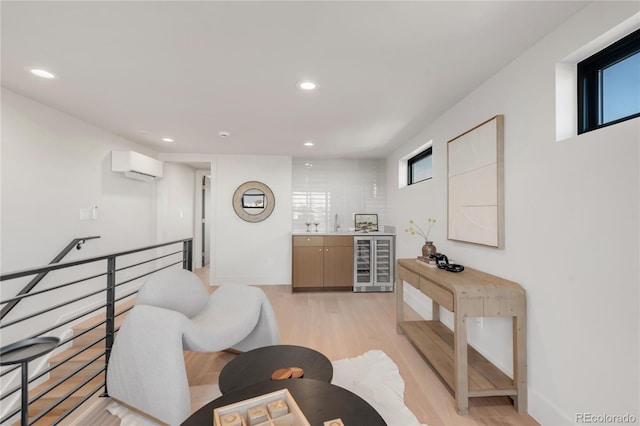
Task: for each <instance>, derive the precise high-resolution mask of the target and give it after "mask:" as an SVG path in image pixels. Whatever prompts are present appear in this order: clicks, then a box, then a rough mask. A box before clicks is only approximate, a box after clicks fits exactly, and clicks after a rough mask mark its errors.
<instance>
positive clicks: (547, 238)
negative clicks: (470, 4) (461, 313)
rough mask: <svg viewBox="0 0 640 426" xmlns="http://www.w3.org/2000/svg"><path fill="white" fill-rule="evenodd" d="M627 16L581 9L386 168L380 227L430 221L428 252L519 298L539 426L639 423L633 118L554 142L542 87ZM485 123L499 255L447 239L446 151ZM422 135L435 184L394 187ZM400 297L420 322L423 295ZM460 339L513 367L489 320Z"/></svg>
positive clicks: (638, 125)
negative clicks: (608, 418)
mask: <svg viewBox="0 0 640 426" xmlns="http://www.w3.org/2000/svg"><path fill="white" fill-rule="evenodd" d="M638 9H639V6H638V3H637V2H624V3H614V2H598V3H593V4H591V5H589V6H587V7H586V8H585V9H583V10H582V11H580V12H579V13H578V14H577V15H575V16H574V17H572V18H571V19H569V20H568V21H567V22H565V23H564V24H563V25H562V26H561V27H559V28H558V29H557V30H556V31H554V32H552V33H551V34H549V35H548V36H547V37H546V38H545V39H543V40H541V41H540V42H539V43H538V44H536V45H535V46H534V47H533V48H531V49H530V50H529V51H527V52H526V53H525V54H523V55H522V56H521V57H520V58H518V59H517V60H515V61H514V62H513V63H511V64H510V65H508V66H507V67H506V68H505V69H503V70H502V71H501V72H499V73H498V74H497V75H495V76H494V77H493V78H491V79H490V80H489V81H487V82H486V83H484V84H483V85H482V86H481V87H479V88H478V89H477V90H475V91H474V92H473V93H471V94H469V95H468V96H467V97H466V98H465V99H463V100H462V101H460V102H459V103H458V104H457V105H456V106H454V107H453V108H451V109H450V110H449V111H447V112H446V113H445V114H443V115H442V116H441V117H439V118H438V119H437V120H435V121H434V122H432V123H431V124H430V125H429V126H428V127H427V128H425V129H424V131H422V132H421V133H420V134H419V135H417V136H416V137H414V138H413V139H411V140H409V141H407V142H406V143H405V144H404V145H403V146H402V147H401V148H399V149H398V150H396V151H395V152H394V153H393V155H391V156H390V157H389V159H388V162H387V167H388V170H387V176H388V185H387V187H388V204H387V217H388V218H389V222H390V223H391V224H393V225H396V226H397V227H398V229H404V228H406V226H407V224H408V221H409V219H410V218H413V219H415V220H416V221H418V223H422V224H425V223H426V218H427V217H435V218H437V219H438V222H437V223H436V226H435V227H434V228H433V230H432V233H431V235H432V237H433V240H434V241H435V244H436V245H437V247H438V250H439V251H440V252H444V253H446V254H448V255H450V257H452V258H454V259H455V260H456V262H457V263H462V264H464V265H467V266H471V267H474V268H477V269H481V270H484V271H486V272H489V273H493V274H496V275H499V276H502V277H505V278H508V279H511V280H514V281H517V282H519V283H520V284H521V285H522V286H523V287H524V288H525V290H526V291H527V303H528V306H527V307H528V313H529V318H528V357H529V358H528V372H529V412H530V413H531V414H532V415H533V416H534V417H535V418H536V419H537V420H538V421H539V422H540V423H542V424H544V425H566V424H573V423H575V422H576V413H583V412H587V413H593V414H609V415H616V414H620V415H623V414H625V413H629V414H632V415H635V416H636V418H639V417H640V413H639V401H640V395H639V390H638V377H639V368H638V366H639V349H638V342H639V334H640V330H639V327H640V326H639V323H640V321H639V316H638V313H639V310H640V309H639V292H638V284H639V281H640V279H639V258H640V251H639V247H638V245H639V233H640V229H639V220H640V211H639V199H640V198H639V194H640V185H639V173H638V170H639V168H640V167H639V166H640V164H639V163H640V159H639V156H640V151H639V144H640V119H638V118H636V119H634V120H630V121H627V122H625V123H622V124H619V125H614V126H610V127H607V128H603V129H601V130H598V131H594V132H591V133H587V134H584V135H581V136H577V137H573V138H570V139H567V140H564V141H562V142H556V123H555V81H554V79H555V66H556V64H557V63H559V62H560V61H562V60H563V59H564V58H566V57H567V56H569V55H570V54H572V53H573V52H574V51H576V50H578V49H579V48H580V47H582V46H584V45H586V44H587V43H589V42H590V41H591V40H593V39H595V38H597V37H598V36H599V35H601V34H603V33H605V32H606V31H608V30H609V29H611V28H613V27H615V26H616V25H617V24H619V23H620V22H622V21H624V20H625V19H627V18H629V17H631V16H632V15H633V14H634V13H637V12H638ZM496 114H504V116H505V200H506V207H505V216H506V227H505V235H506V244H505V249H504V250H497V249H491V248H486V247H481V246H475V245H471V244H465V243H460V242H453V241H448V240H447V238H446V212H447V210H446V209H447V208H446V200H447V193H446V191H447V189H446V188H447V187H446V185H447V183H446V143H447V141H448V140H450V139H452V138H454V137H455V136H457V135H459V134H461V133H462V132H464V131H466V130H468V129H470V128H472V127H473V126H475V125H477V124H479V123H481V122H483V121H484V120H486V119H488V118H490V117H492V116H494V115H496ZM431 139H433V141H434V145H433V147H434V148H433V155H434V161H433V169H434V177H433V179H431V180H429V181H426V182H422V183H419V184H417V185H415V186H412V187H408V188H403V189H398V181H397V179H398V178H397V176H398V160H399V159H400V158H401V157H402V156H403V155H405V154H406V153H408V152H410V151H412V150H413V149H415V148H416V147H417V146H419V145H421V144H423V143H424V142H426V141H428V140H431ZM421 244H422V241H421V240H420V239H419V238H416V237H415V236H414V237H411V236H410V235H407V234H404V233H400V234H399V235H398V238H397V250H398V257H415V256H417V255H419V252H420V246H421ZM407 287H409V286H405V288H407ZM407 290H408V291H409V294H408V297H409V299H411V300H412V301H413V302H414V304H415V305H416V306H417V307H418V308H420V309H421V310H422V311H423V314H424V315H425V316H428V315H429V314H430V312H428V310H429V305H428V304H426V303H425V302H426V301H427V300H426V298H425V297H424V296H422V295H421V294H420V293H419V292H418V293H416V292H411V291H410V290H411V289H407ZM444 319H445V321H447V322H449V324H450V323H451V315H445V316H444ZM469 333H470V340H471V341H472V342H473V344H474V346H476V347H477V348H478V349H480V351H481V352H483V353H485V354H486V355H487V356H488V357H489V358H490V359H491V360H493V361H494V362H495V363H497V364H498V365H499V366H501V367H502V368H503V369H505V370H506V371H509V372H511V371H512V365H511V352H510V347H511V334H510V323H509V321H506V320H502V319H495V318H494V319H488V320H485V322H484V328H483V329H480V328H479V327H477V326H476V325H475V324H473V322H471V324H470V325H469Z"/></svg>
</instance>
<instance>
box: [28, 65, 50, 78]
mask: <svg viewBox="0 0 640 426" xmlns="http://www.w3.org/2000/svg"><path fill="white" fill-rule="evenodd" d="M29 72H30V73H31V74H33V75H37V76H38V77H42V78H48V79H50V80H51V79H54V78H56V76H55V75H53V74H52V73H50V72H49V71H47V70H43V69H41V68H31V69H29Z"/></svg>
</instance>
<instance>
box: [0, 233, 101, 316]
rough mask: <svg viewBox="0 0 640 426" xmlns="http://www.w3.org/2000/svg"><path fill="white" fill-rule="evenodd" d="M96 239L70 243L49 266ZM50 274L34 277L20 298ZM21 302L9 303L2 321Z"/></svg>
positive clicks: (90, 238)
mask: <svg viewBox="0 0 640 426" xmlns="http://www.w3.org/2000/svg"><path fill="white" fill-rule="evenodd" d="M96 238H100V236H99V235H98V236H95V237H82V238H74V239H73V240H71V242H70V243H69V244H67V246H66V247H65V248H63V249H62V250H61V251H60V253H58V254H57V255H56V257H54V258H53V260H52V261H51V262H49V265H52V264H54V263H59V262H60V261H61V260H62V259H64V257H65V256H66V255H67V254H69V252H70V251H71V250H73V249H74V248H75V249H76V250H80V249H81V248H82V246H83V245H84V243H85V242H86V241H88V240H95V239H96ZM48 272H49V271H47V272H41V273H39V274H38V275H36V276H35V277H33V279H32V280H31V281H29V282H28V283H27V285H26V286H24V288H23V289H22V290H20V291H19V292H18V296H21V295H23V294H27V293H29V292H30V291H31V290H33V289H34V287H35V286H37V285H38V283H39V282H40V281H42V279H43V278H44V277H46V276H47V273H48ZM21 300H22V299H16V300H13V301H12V302H9V303H7V305H6V306H4V307H3V308H2V310H1V311H0V320H1V319H2V318H4V317H5V316H7V314H8V313H9V312H10V311H11V310H12V309H13V308H15V307H16V305H17V304H18V303H20V301H21Z"/></svg>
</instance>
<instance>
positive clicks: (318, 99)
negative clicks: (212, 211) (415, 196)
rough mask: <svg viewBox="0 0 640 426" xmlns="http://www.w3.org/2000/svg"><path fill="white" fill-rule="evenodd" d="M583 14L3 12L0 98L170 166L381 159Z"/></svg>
mask: <svg viewBox="0 0 640 426" xmlns="http://www.w3.org/2000/svg"><path fill="white" fill-rule="evenodd" d="M586 3H587V2H582V1H566V2H565V1H550V2H543V1H531V2H527V1H495V2H485V1H471V2H458V1H446V2H445V1H443V2H435V1H428V2H399V1H390V2H358V1H356V2H337V1H336V2H331V1H325V2H303V1H301V2H291V1H288V2H271V1H258V2H241V1H234V2H214V1H199V2H198V1H196V2H186V1H142V2H91V1H87V2H57V1H45V2H11V1H2V3H1V8H2V11H1V12H2V17H1V18H2V52H1V54H2V85H3V86H4V87H6V88H8V89H10V90H13V91H15V92H17V93H20V94H22V95H25V96H27V97H29V98H32V99H35V100H37V101H39V102H42V103H44V104H47V105H50V106H52V107H54V108H57V109H60V110H62V111H65V112H67V113H69V114H71V115H74V116H76V117H79V118H81V119H83V120H85V121H88V122H90V123H93V124H95V125H97V126H99V127H102V128H104V129H106V130H108V131H110V132H112V133H115V134H117V135H120V136H122V137H124V138H127V139H129V140H132V141H135V142H139V143H144V144H148V145H150V146H152V147H153V149H155V150H157V151H159V152H183V153H224V154H273V155H293V156H316V157H383V156H385V155H386V154H388V153H389V152H390V151H391V150H392V149H393V148H394V146H395V145H396V144H397V143H398V142H399V141H401V140H402V139H403V138H406V137H408V136H411V135H413V134H415V133H416V132H417V131H418V130H420V129H421V128H422V127H424V126H425V125H426V124H427V123H429V122H430V121H431V120H433V119H434V118H435V117H437V116H438V115H439V114H441V113H442V112H444V111H445V110H447V109H448V108H450V107H451V106H452V105H453V104H455V103H456V102H457V101H459V100H460V99H462V98H463V97H464V96H465V94H467V93H469V92H470V91H471V90H473V89H474V88H475V87H477V86H478V85H479V84H480V83H482V82H483V81H485V80H486V79H487V78H489V77H490V76H492V75H493V74H495V73H496V72H497V71H498V70H499V69H500V68H502V67H503V66H505V65H506V64H507V63H509V62H510V61H512V60H513V59H515V58H516V57H517V56H519V55H520V54H521V53H522V52H523V51H524V50H526V49H527V48H529V47H530V46H532V45H533V44H534V43H535V42H536V41H537V40H539V39H540V38H542V37H543V36H544V35H545V34H546V33H548V32H549V31H550V30H552V29H554V28H556V27H557V26H558V25H559V24H561V23H562V22H563V21H565V20H566V19H567V18H568V17H569V16H571V15H573V14H574V13H576V12H577V11H578V10H579V9H581V8H582V7H584V6H585V5H586ZM32 66H38V67H43V68H46V69H48V70H50V71H51V72H53V73H54V74H56V75H57V76H58V78H57V79H55V80H43V79H39V78H38V77H35V76H32V75H31V74H29V73H27V71H26V67H32ZM302 79H312V80H314V81H316V82H317V83H318V88H317V90H316V91H314V92H302V91H300V90H299V89H298V88H297V87H296V83H297V82H298V81H299V80H302ZM221 130H226V131H229V132H230V133H231V137H229V138H227V139H221V138H219V137H218V132H219V131H221ZM165 136H169V137H172V138H174V139H175V142H173V143H166V142H161V141H160V139H161V138H162V137H165ZM306 140H312V141H313V142H315V146H314V147H313V148H305V147H304V146H303V142H304V141H306Z"/></svg>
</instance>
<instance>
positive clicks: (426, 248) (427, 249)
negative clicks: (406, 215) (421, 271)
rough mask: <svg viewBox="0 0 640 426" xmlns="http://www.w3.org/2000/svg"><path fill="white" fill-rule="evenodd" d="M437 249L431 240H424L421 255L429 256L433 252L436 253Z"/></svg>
mask: <svg viewBox="0 0 640 426" xmlns="http://www.w3.org/2000/svg"><path fill="white" fill-rule="evenodd" d="M437 251H438V250H437V249H436V246H434V245H433V241H425V243H424V245H423V246H422V256H423V257H427V258H428V257H430V256H431V255H433V254H436V253H437Z"/></svg>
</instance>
